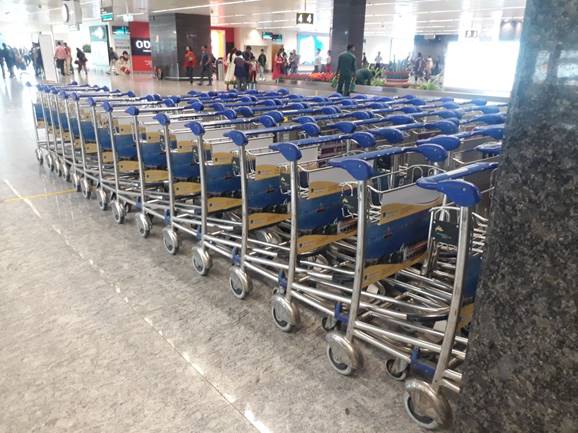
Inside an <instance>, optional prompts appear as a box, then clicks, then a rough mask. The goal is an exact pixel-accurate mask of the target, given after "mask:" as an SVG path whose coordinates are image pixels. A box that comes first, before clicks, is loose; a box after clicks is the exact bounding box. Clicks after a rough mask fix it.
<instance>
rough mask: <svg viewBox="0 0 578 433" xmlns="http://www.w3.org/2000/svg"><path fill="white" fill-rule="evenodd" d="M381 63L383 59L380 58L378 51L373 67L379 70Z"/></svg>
mask: <svg viewBox="0 0 578 433" xmlns="http://www.w3.org/2000/svg"><path fill="white" fill-rule="evenodd" d="M382 61H383V59H382V58H381V51H378V52H377V56H375V66H376V67H378V68H379V67H380V66H381V62H382Z"/></svg>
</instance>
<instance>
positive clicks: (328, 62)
mask: <svg viewBox="0 0 578 433" xmlns="http://www.w3.org/2000/svg"><path fill="white" fill-rule="evenodd" d="M332 60H333V59H332V58H331V50H327V58H326V59H325V71H324V72H327V73H329V74H330V73H331V72H332V70H333V67H332V66H331V61H332Z"/></svg>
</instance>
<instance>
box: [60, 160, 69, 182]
mask: <svg viewBox="0 0 578 433" xmlns="http://www.w3.org/2000/svg"><path fill="white" fill-rule="evenodd" d="M62 177H63V178H64V180H65V181H67V182H70V169H69V168H68V166H67V165H66V164H64V166H63V167H62Z"/></svg>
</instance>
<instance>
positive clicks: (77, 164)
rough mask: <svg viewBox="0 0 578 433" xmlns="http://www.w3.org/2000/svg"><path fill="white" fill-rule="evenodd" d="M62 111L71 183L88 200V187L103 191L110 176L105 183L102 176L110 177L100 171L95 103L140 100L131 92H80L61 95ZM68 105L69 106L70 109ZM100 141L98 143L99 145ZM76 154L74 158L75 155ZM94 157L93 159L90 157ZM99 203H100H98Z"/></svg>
mask: <svg viewBox="0 0 578 433" xmlns="http://www.w3.org/2000/svg"><path fill="white" fill-rule="evenodd" d="M60 97H61V98H62V99H63V104H64V112H65V122H64V123H65V125H66V131H67V132H68V138H69V140H68V144H69V146H70V158H69V161H68V162H69V164H70V169H71V176H70V177H71V180H72V183H73V185H74V187H75V188H76V190H77V191H81V192H82V195H83V196H84V197H85V198H86V199H89V198H90V197H91V194H92V189H91V184H94V185H97V196H98V195H99V194H100V193H99V192H98V189H101V188H106V187H104V186H103V185H104V184H105V183H108V184H110V183H111V181H110V176H109V178H108V179H107V180H108V182H106V181H105V175H106V174H110V173H108V172H107V171H105V170H104V169H103V165H104V164H105V163H106V162H110V161H108V160H107V161H105V160H104V159H103V145H104V140H103V136H102V134H96V131H98V130H99V119H98V117H97V114H96V110H95V105H96V101H97V100H98V101H100V102H103V101H107V102H109V103H111V102H115V101H125V100H132V101H135V100H140V99H142V98H136V97H135V95H134V93H132V92H127V93H119V92H114V93H109V94H100V93H90V92H88V93H83V92H77V91H75V92H61V94H60ZM70 105H72V107H70ZM101 142H102V143H101ZM77 154H78V155H77ZM95 155H96V159H95V158H94V156H95ZM99 203H100V201H99Z"/></svg>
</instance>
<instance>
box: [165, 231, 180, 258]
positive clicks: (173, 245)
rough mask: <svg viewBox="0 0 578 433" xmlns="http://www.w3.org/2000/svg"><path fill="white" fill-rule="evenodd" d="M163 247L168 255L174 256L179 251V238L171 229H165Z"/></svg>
mask: <svg viewBox="0 0 578 433" xmlns="http://www.w3.org/2000/svg"><path fill="white" fill-rule="evenodd" d="M163 245H164V246H165V250H167V253H169V254H170V255H172V256H174V255H175V254H176V253H177V251H179V236H178V235H177V232H176V231H174V230H173V229H172V228H170V227H165V228H164V229H163Z"/></svg>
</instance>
